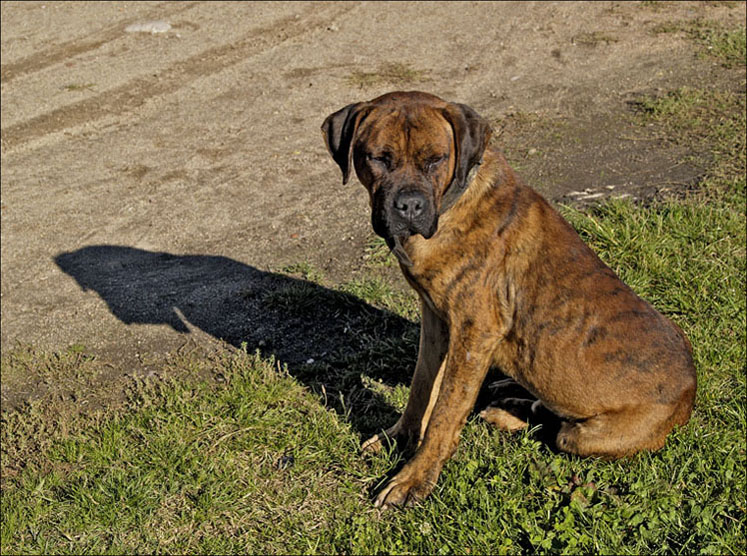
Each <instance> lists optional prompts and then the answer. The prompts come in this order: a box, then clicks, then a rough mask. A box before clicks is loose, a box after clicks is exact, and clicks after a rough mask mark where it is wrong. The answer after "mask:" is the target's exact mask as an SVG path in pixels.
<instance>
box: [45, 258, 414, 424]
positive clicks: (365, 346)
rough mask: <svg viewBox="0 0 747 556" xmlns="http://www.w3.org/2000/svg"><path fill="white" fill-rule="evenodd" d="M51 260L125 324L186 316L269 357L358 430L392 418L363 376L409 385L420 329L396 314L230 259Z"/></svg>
mask: <svg viewBox="0 0 747 556" xmlns="http://www.w3.org/2000/svg"><path fill="white" fill-rule="evenodd" d="M55 262H56V263H57V265H58V266H59V267H60V268H61V269H62V270H63V271H64V272H66V273H67V274H69V275H70V276H72V277H73V278H75V280H76V281H77V282H78V284H79V285H80V287H81V288H82V289H83V290H94V291H95V292H96V293H98V295H100V296H101V298H102V299H103V300H104V301H106V303H107V305H108V306H109V309H110V310H111V312H112V313H113V314H114V315H115V316H116V317H117V318H118V319H120V320H121V321H122V322H124V323H125V324H168V325H169V326H171V327H172V328H173V329H174V330H176V331H178V332H180V333H188V332H189V328H188V327H187V325H186V324H185V321H186V322H188V323H189V324H190V325H192V326H195V327H198V328H200V329H201V330H203V331H205V332H206V333H208V334H210V335H211V336H213V337H215V338H218V339H221V340H224V341H225V342H228V343H229V344H231V345H233V346H236V347H239V346H241V345H242V344H244V343H245V344H246V346H247V350H248V351H249V352H250V353H252V352H254V351H255V350H257V349H258V350H260V352H261V353H262V354H263V355H265V356H270V355H273V356H274V357H275V358H276V359H277V360H278V361H280V362H282V363H285V364H287V366H288V370H289V372H290V374H291V375H292V376H294V377H295V378H297V379H298V380H299V381H301V382H303V383H304V384H306V385H307V386H309V387H310V388H311V389H312V390H314V391H315V392H317V393H319V394H320V395H322V396H323V397H324V398H325V399H326V400H327V403H328V404H329V405H330V406H332V407H334V408H335V409H336V410H337V411H338V412H340V413H341V414H347V415H349V417H348V418H349V419H350V421H351V424H352V425H353V426H354V427H355V428H356V430H358V431H359V432H360V433H361V434H362V435H368V434H371V433H373V432H376V431H378V430H380V429H381V428H383V427H386V426H389V425H390V424H392V423H393V422H394V421H395V420H396V419H397V414H396V412H395V410H394V409H393V408H392V407H391V406H389V404H387V403H385V402H384V401H383V400H382V399H381V398H380V397H379V396H377V395H376V394H375V393H374V392H372V391H371V390H370V389H368V388H366V387H365V385H364V384H363V383H362V380H361V375H366V376H369V377H371V378H373V379H375V380H382V381H383V382H384V383H388V384H396V383H409V380H410V377H411V374H412V369H413V368H414V365H415V358H416V355H417V338H418V327H417V325H416V324H415V323H413V322H410V321H408V320H406V319H404V318H402V317H400V316H398V315H395V314H394V313H391V312H389V311H385V310H382V309H379V308H376V307H373V306H371V305H369V304H368V303H365V302H364V301H362V300H360V299H358V298H356V297H354V296H352V295H349V294H346V293H342V292H338V291H334V290H330V289H328V288H325V287H322V286H319V285H317V284H315V283H313V282H309V281H306V280H301V279H298V278H293V277H291V276H287V275H284V274H277V273H272V272H264V271H261V270H258V269H256V268H254V267H251V266H249V265H246V264H243V263H240V262H238V261H234V260H232V259H229V258H227V257H218V256H209V255H172V254H169V253H160V252H153V251H145V250H142V249H136V248H133V247H124V246H116V245H93V246H89V247H84V248H82V249H78V250H77V251H73V252H70V253H61V254H59V255H58V256H57V257H55ZM343 400H344V401H343Z"/></svg>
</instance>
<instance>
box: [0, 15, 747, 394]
mask: <svg viewBox="0 0 747 556" xmlns="http://www.w3.org/2000/svg"><path fill="white" fill-rule="evenodd" d="M0 15H1V16H2V39H1V46H2V55H1V64H2V67H1V77H2V205H1V207H2V208H1V214H2V298H1V302H2V335H1V338H2V350H3V352H4V353H6V352H7V351H8V350H10V349H12V348H14V346H17V345H18V344H31V345H33V346H36V347H38V348H39V349H43V350H64V349H66V348H67V346H69V345H72V344H76V345H83V346H85V349H86V351H88V352H90V353H92V354H94V355H95V356H96V357H98V358H99V359H100V360H102V361H104V362H105V363H107V365H108V368H110V369H111V377H112V378H116V377H119V376H124V375H130V374H132V373H142V372H146V373H147V372H149V370H152V368H154V367H156V366H157V365H158V361H159V358H160V357H161V356H163V354H165V353H168V352H170V351H173V350H175V349H177V348H178V347H179V346H181V345H183V344H184V343H185V341H186V340H187V339H189V340H190V341H194V342H197V343H200V342H208V343H209V342H210V341H212V340H213V339H222V340H226V341H227V342H229V343H230V344H232V345H240V344H241V343H242V342H246V343H247V345H248V346H249V348H250V349H254V348H256V347H260V348H262V349H263V350H265V351H266V352H268V353H272V354H275V355H276V356H278V358H280V359H282V360H284V361H287V362H290V363H294V362H297V361H298V362H303V361H308V360H309V359H314V358H315V357H323V356H324V354H325V353H327V352H329V351H330V350H333V349H341V346H344V345H345V344H346V342H349V341H350V340H349V339H347V336H346V334H347V329H346V328H344V327H341V326H338V325H337V324H336V321H335V319H336V315H335V313H334V311H325V310H323V309H319V310H307V311H306V312H302V313H301V314H300V316H299V315H298V314H297V315H296V316H297V318H285V317H286V316H287V315H285V314H284V313H283V304H282V303H280V304H279V305H278V303H275V304H274V305H273V304H272V303H270V301H275V302H277V299H274V298H273V297H272V295H271V293H272V292H273V291H281V290H282V291H287V290H288V287H289V286H293V287H300V288H303V287H306V288H309V287H313V288H316V290H315V291H316V293H317V294H321V295H322V297H321V299H325V297H324V296H326V295H333V294H332V293H331V292H328V290H325V289H324V288H321V287H320V286H308V285H304V284H305V283H302V281H299V280H296V279H294V278H289V277H287V276H284V275H282V274H280V273H278V271H279V270H280V269H282V268H284V267H285V266H286V265H289V264H293V263H299V262H305V263H309V264H311V265H313V266H314V267H316V268H319V269H321V270H322V271H323V272H324V274H325V276H326V277H327V280H328V284H329V285H333V284H336V283H340V282H343V281H346V280H349V279H351V278H353V277H355V276H357V275H358V274H359V273H360V272H361V264H362V257H363V252H364V246H365V245H366V242H367V241H369V240H370V238H371V235H372V234H371V231H370V225H369V216H368V206H367V198H366V195H365V192H364V190H363V189H362V188H361V187H360V186H357V185H356V184H355V183H352V184H348V185H347V186H343V185H342V184H341V178H340V175H339V171H338V169H337V167H336V166H335V165H334V163H333V162H332V160H331V159H330V158H329V157H328V155H327V153H326V150H325V147H324V144H323V142H322V139H321V135H320V132H319V126H320V124H321V122H322V120H323V119H324V118H325V116H326V115H327V114H329V113H331V112H332V111H335V110H337V109H339V108H341V107H342V106H344V105H346V104H348V103H351V102H355V101H359V100H364V99H369V98H373V97H375V96H378V95H380V94H382V93H384V92H387V91H390V90H394V89H407V90H410V89H420V90H426V91H429V92H432V93H434V94H437V95H439V96H441V97H443V98H445V99H448V100H454V101H458V102H462V103H466V104H469V105H471V106H472V107H473V108H475V109H476V110H477V111H478V112H480V113H482V114H483V115H485V116H486V117H488V118H490V119H491V121H492V122H493V123H494V124H495V132H496V133H495V139H494V141H495V143H496V144H497V145H499V146H500V147H502V148H503V149H504V150H505V151H506V152H507V154H508V157H509V160H510V161H512V163H514V165H515V166H516V167H517V168H518V169H519V171H520V173H521V174H522V175H523V177H524V178H525V180H526V181H527V182H528V183H529V184H530V185H532V186H534V187H535V188H537V189H538V190H539V191H540V192H541V193H543V194H544V195H545V196H546V197H548V198H550V199H551V200H553V201H562V202H574V203H585V202H596V201H598V200H601V199H604V198H606V197H609V196H616V195H617V196H631V197H635V198H643V199H645V198H649V197H651V196H655V195H660V194H662V193H664V192H667V191H673V190H677V189H682V188H688V187H692V186H694V185H695V184H697V181H698V178H699V176H700V173H701V170H700V169H699V168H698V166H697V165H696V164H694V163H692V162H685V160H686V159H687V157H688V155H689V154H692V153H688V152H684V151H683V150H682V148H681V147H678V146H677V145H676V144H674V143H671V142H664V141H661V140H659V139H658V137H657V135H656V133H655V130H648V129H646V128H641V127H640V126H638V125H636V124H635V123H634V121H633V120H634V118H633V117H632V113H633V110H634V106H635V102H636V101H637V99H640V98H642V97H643V96H645V95H656V94H663V93H664V92H666V91H670V90H672V89H676V88H678V87H681V86H693V87H699V88H708V87H720V88H732V89H733V88H735V87H737V88H741V89H742V90H743V88H744V70H739V69H735V70H728V69H725V68H723V67H721V66H720V65H719V63H718V62H717V61H716V60H714V59H713V58H711V57H709V56H708V55H707V54H706V55H704V56H699V55H696V53H695V52H696V51H697V48H693V44H692V40H691V39H690V38H688V37H687V36H686V34H685V33H682V32H657V30H661V29H662V27H661V26H662V25H665V24H674V23H681V22H688V21H696V20H699V19H700V20H707V21H712V22H716V23H718V24H721V25H723V26H725V27H727V28H728V27H733V26H735V25H737V24H742V25H744V21H745V6H744V3H738V2H727V3H715V2H667V3H656V2H641V3H639V2H591V3H586V2H497V3H482V2H458V3H441V2H439V3H422V2H412V3H408V2H396V3H380V2H326V3H325V2H319V3H302V2H299V3H297V2H286V3H280V2H272V3H255V2H252V3H233V2H227V3H220V2H153V3H137V2H115V3H97V2H66V3H59V2H3V3H2V11H1V13H0ZM149 21H162V22H166V23H168V24H169V25H170V29H169V30H168V31H166V32H160V33H144V32H129V31H127V30H126V29H127V28H128V26H130V25H133V24H138V23H146V22H149ZM392 272H395V271H394V270H392ZM283 288H285V289H283ZM317 299H319V295H317ZM334 301H335V303H337V304H338V305H340V304H341V305H342V306H346V307H348V309H349V310H350V311H352V313H354V314H355V318H358V319H368V318H372V315H374V316H375V314H377V311H379V310H375V309H373V308H371V307H368V306H366V305H365V304H364V303H362V302H360V301H359V300H356V299H354V298H351V297H345V298H344V299H342V298H335V300H334ZM381 318H382V319H384V320H385V321H387V319H390V320H391V322H392V327H393V328H391V334H393V335H397V334H400V333H401V331H402V330H405V329H407V330H409V329H410V328H408V327H409V326H410V323H407V322H400V321H402V319H399V320H397V319H392V316H391V315H390V314H386V315H384V314H383V313H382V315H381ZM387 322H388V321H387ZM39 388H40V386H39V384H37V383H35V382H34V381H32V380H30V378H29V377H24V376H4V377H3V383H2V402H3V407H4V408H5V407H10V406H13V405H16V404H17V403H19V402H20V401H23V400H25V399H28V398H29V397H32V396H33V395H34V392H35V391H38V389H39Z"/></svg>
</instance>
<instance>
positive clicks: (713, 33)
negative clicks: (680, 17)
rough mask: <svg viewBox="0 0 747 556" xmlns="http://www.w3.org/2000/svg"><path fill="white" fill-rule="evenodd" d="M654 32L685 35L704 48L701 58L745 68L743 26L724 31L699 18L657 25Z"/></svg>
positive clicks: (729, 66) (731, 66) (716, 24)
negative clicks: (712, 58) (709, 57)
mask: <svg viewBox="0 0 747 556" xmlns="http://www.w3.org/2000/svg"><path fill="white" fill-rule="evenodd" d="M742 9H744V7H742ZM652 31H653V32H654V33H656V34H661V33H685V34H686V35H687V36H688V37H690V38H691V39H693V40H694V41H696V42H697V43H699V44H700V45H701V46H702V50H701V52H700V55H701V56H703V55H706V56H712V57H715V58H717V59H719V61H720V62H721V64H722V65H723V66H724V67H726V68H735V67H741V66H744V60H745V28H744V27H743V26H742V27H739V28H736V29H724V28H723V27H722V26H721V25H719V24H718V23H716V22H713V21H709V20H707V19H703V18H698V19H694V20H689V21H672V22H667V23H661V24H659V25H656V26H655V27H654V28H653V29H652Z"/></svg>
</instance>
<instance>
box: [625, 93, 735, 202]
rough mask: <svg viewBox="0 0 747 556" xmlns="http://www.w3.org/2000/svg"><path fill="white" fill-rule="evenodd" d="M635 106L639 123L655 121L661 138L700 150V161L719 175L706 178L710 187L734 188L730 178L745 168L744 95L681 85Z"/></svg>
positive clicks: (730, 189) (643, 100)
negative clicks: (705, 148)
mask: <svg viewBox="0 0 747 556" xmlns="http://www.w3.org/2000/svg"><path fill="white" fill-rule="evenodd" d="M636 107H637V109H638V111H639V117H640V123H641V124H642V125H645V124H648V123H656V124H657V125H659V126H660V127H661V135H662V138H664V139H666V140H668V141H672V142H675V143H678V144H683V145H686V146H688V147H692V150H693V151H694V152H696V153H701V154H700V155H696V156H698V158H700V160H699V162H700V164H702V165H704V166H706V167H708V175H709V176H711V177H718V178H719V179H716V180H710V181H709V182H708V183H709V184H710V187H711V188H714V187H716V188H719V191H720V192H721V193H723V192H724V191H727V190H729V191H736V189H735V188H736V184H735V182H734V178H735V177H737V176H739V175H740V174H744V172H745V170H746V169H747V164H746V158H745V157H746V155H745V152H746V151H747V143H746V142H745V129H747V126H746V125H745V97H744V95H737V94H735V93H730V92H723V91H703V90H699V89H692V88H688V87H684V88H681V89H677V90H675V91H671V92H669V93H668V94H666V95H664V96H661V97H652V98H644V99H642V100H641V101H639V102H638V103H637V104H636ZM704 146H705V147H707V150H704V148H703V147H704ZM701 189H703V188H701Z"/></svg>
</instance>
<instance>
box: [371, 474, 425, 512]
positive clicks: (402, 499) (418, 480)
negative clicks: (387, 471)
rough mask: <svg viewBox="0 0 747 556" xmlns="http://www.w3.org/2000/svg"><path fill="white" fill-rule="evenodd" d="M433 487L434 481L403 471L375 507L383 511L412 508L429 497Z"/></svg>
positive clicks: (389, 484) (381, 494) (379, 496)
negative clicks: (394, 507)
mask: <svg viewBox="0 0 747 556" xmlns="http://www.w3.org/2000/svg"><path fill="white" fill-rule="evenodd" d="M433 485H434V482H433V481H430V480H428V479H427V478H425V477H416V476H413V475H412V474H411V473H407V472H405V470H404V469H403V470H402V471H401V472H400V473H398V474H397V475H396V476H395V477H394V478H393V479H392V480H391V481H389V483H388V484H387V485H386V487H384V490H382V491H381V492H380V493H379V495H378V496H377V497H376V503H375V504H374V506H376V507H377V508H381V509H382V510H386V509H388V508H390V507H392V506H411V505H412V504H415V503H416V502H419V501H420V500H423V499H424V498H425V497H426V496H428V495H429V494H430V493H431V491H432V490H433Z"/></svg>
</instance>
